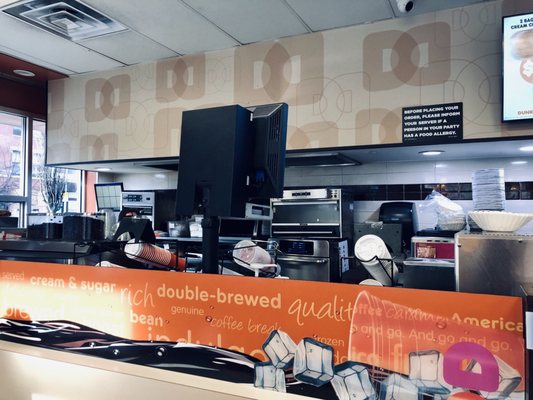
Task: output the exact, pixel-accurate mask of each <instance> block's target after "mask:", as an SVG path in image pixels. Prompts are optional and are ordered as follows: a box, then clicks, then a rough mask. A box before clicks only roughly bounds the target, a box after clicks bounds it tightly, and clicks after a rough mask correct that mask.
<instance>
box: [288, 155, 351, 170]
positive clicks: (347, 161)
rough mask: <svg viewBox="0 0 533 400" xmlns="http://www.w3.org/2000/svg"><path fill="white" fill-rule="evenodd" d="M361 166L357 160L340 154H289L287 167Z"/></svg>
mask: <svg viewBox="0 0 533 400" xmlns="http://www.w3.org/2000/svg"><path fill="white" fill-rule="evenodd" d="M349 165H361V163H360V162H359V161H357V160H354V159H353V158H351V157H348V156H346V155H344V154H341V153H338V152H328V153H321V152H312V153H287V155H286V156H285V167H343V166H349Z"/></svg>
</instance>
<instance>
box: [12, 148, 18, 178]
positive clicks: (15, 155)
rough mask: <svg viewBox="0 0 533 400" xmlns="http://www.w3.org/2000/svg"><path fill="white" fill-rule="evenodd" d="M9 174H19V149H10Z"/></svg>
mask: <svg viewBox="0 0 533 400" xmlns="http://www.w3.org/2000/svg"><path fill="white" fill-rule="evenodd" d="M11 174H12V175H13V176H20V150H11Z"/></svg>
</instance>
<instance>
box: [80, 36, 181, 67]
mask: <svg viewBox="0 0 533 400" xmlns="http://www.w3.org/2000/svg"><path fill="white" fill-rule="evenodd" d="M79 43H80V45H82V46H85V47H88V48H90V49H92V50H95V51H97V52H99V53H101V54H104V55H106V56H107V57H110V58H113V59H115V60H117V61H120V62H122V63H124V64H127V65H132V64H139V63H143V62H149V61H156V60H159V59H162V58H168V57H175V56H177V55H178V54H177V53H176V52H174V51H172V50H170V49H169V48H167V47H164V46H162V45H160V44H159V43H156V42H154V41H153V40H151V39H149V38H147V37H146V36H143V35H141V34H139V33H137V32H135V31H124V32H120V33H115V34H112V35H106V36H101V37H97V38H93V39H87V40H84V41H82V42H79Z"/></svg>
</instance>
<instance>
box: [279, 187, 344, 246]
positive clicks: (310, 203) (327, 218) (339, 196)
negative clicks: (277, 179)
mask: <svg viewBox="0 0 533 400" xmlns="http://www.w3.org/2000/svg"><path fill="white" fill-rule="evenodd" d="M271 206H272V213H273V217H272V230H271V236H272V237H274V238H276V237H294V238H347V239H348V240H349V241H350V243H352V242H353V236H354V225H353V221H354V219H353V199H352V197H351V194H350V193H349V192H347V191H345V190H342V189H330V188H324V189H298V190H285V191H284V192H283V198H280V199H272V200H271Z"/></svg>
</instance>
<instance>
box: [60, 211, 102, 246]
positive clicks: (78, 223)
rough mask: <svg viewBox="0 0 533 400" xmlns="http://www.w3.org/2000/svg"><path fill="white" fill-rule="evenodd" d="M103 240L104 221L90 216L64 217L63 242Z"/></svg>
mask: <svg viewBox="0 0 533 400" xmlns="http://www.w3.org/2000/svg"><path fill="white" fill-rule="evenodd" d="M102 239H104V221H102V220H101V219H98V218H96V217H94V216H91V215H64V216H63V240H66V241H68V240H72V241H90V240H102Z"/></svg>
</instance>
